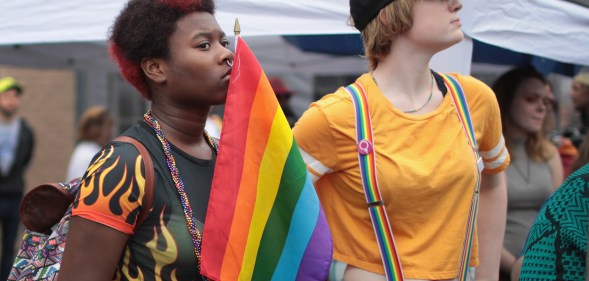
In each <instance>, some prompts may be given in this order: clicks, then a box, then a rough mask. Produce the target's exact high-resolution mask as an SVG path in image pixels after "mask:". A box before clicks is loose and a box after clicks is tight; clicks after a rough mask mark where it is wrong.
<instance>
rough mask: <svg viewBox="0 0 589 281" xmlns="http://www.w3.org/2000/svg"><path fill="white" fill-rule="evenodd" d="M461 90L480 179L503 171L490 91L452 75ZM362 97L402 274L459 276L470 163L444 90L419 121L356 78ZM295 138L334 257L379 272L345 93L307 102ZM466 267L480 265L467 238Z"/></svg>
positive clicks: (504, 158) (472, 177)
mask: <svg viewBox="0 0 589 281" xmlns="http://www.w3.org/2000/svg"><path fill="white" fill-rule="evenodd" d="M451 75H452V76H453V77H455V78H457V79H458V81H459V82H460V84H461V85H462V88H463V90H464V92H465V95H466V99H467V103H468V105H469V108H470V113H471V116H472V120H473V123H474V124H473V126H474V129H475V134H476V139H477V142H478V145H479V151H480V154H481V156H482V157H483V160H484V164H485V168H484V170H483V173H498V172H500V171H503V170H505V169H506V168H507V166H508V164H509V154H508V153H507V149H506V148H505V145H504V141H503V137H502V134H501V117H500V114H499V107H498V105H497V101H496V98H495V95H494V93H493V91H492V90H491V89H490V88H489V87H487V86H486V85H485V84H483V83H482V82H481V81H479V80H476V79H475V78H472V77H470V76H462V75H459V74H451ZM357 81H358V82H360V83H361V84H362V85H363V86H364V88H365V90H366V92H367V96H368V104H369V107H370V109H369V110H370V116H371V118H372V128H373V135H374V142H375V143H374V146H375V149H376V151H377V155H376V165H377V178H378V184H379V188H380V192H381V195H382V198H383V200H384V202H385V205H386V209H387V213H388V216H389V220H390V223H391V226H392V229H393V235H394V238H395V241H396V245H397V250H398V252H399V255H400V257H401V264H402V266H403V272H404V275H405V277H406V278H417V279H449V278H455V277H456V276H457V275H458V267H459V262H460V258H461V253H460V252H461V247H462V243H463V240H464V233H465V228H466V222H467V219H466V218H467V215H468V211H469V207H470V202H471V198H472V194H473V188H474V185H475V181H476V175H477V165H476V161H475V159H474V156H473V153H472V149H471V148H470V146H469V144H468V142H467V139H466V136H465V134H464V131H463V129H462V126H461V124H460V121H459V119H458V115H457V114H456V109H455V107H454V104H453V102H452V98H451V96H450V94H449V93H448V94H446V95H445V97H444V99H443V101H442V103H441V104H440V106H439V107H438V108H437V109H436V110H434V111H432V112H429V113H426V114H422V115H415V114H405V113H403V112H402V111H400V110H398V109H396V108H394V107H393V105H392V104H391V103H390V102H389V100H387V99H386V97H385V96H384V95H383V94H382V93H381V92H380V90H379V88H378V86H377V85H376V84H375V83H374V80H373V79H372V77H371V75H370V74H364V75H362V76H361V77H359V78H358V80H357ZM293 130H294V135H295V138H296V141H297V143H298V145H299V148H300V149H301V152H302V154H303V158H304V159H305V162H306V163H307V167H308V169H309V171H310V172H311V174H312V175H313V176H314V177H315V179H316V180H317V181H316V182H315V187H316V190H317V194H318V195H319V198H320V200H321V203H322V206H323V209H324V211H325V215H326V217H327V221H328V224H329V227H330V229H331V233H332V235H333V242H334V259H336V260H340V261H343V262H345V263H348V264H351V265H353V266H356V267H358V268H362V269H365V270H368V271H372V272H377V273H380V274H384V271H383V266H382V262H381V259H380V253H379V250H378V245H377V242H376V239H375V234H374V231H373V228H372V223H371V220H370V215H369V213H368V210H367V207H366V201H365V197H364V190H363V186H362V182H361V178H360V169H359V167H358V152H357V149H356V144H355V143H356V135H355V117H354V109H353V107H352V100H351V98H350V95H349V94H348V92H347V91H346V90H344V89H343V88H340V89H338V90H337V91H336V92H335V93H333V94H330V95H327V96H325V97H324V98H322V99H321V100H320V101H317V102H315V103H313V104H312V105H311V106H310V108H309V109H308V110H307V111H306V112H305V113H304V114H303V116H302V117H301V119H300V120H299V121H298V123H297V124H296V126H295V127H294V129H293ZM472 250H473V252H472V255H471V256H472V258H471V260H470V264H471V265H472V266H476V265H478V243H477V240H476V236H475V239H474V242H473V248H472Z"/></svg>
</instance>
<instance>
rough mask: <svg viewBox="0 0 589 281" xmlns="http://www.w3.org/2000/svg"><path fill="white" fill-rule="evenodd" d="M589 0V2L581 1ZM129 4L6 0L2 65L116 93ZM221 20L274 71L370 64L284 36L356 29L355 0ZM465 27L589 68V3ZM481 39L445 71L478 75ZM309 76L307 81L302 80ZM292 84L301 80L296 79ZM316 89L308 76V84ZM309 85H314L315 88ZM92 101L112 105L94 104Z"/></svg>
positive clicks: (229, 13)
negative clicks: (73, 75)
mask: <svg viewBox="0 0 589 281" xmlns="http://www.w3.org/2000/svg"><path fill="white" fill-rule="evenodd" d="M579 1H584V0H579ZM125 2H126V1H125V0H67V1H63V0H3V1H1V2H0V64H9V65H22V66H33V67H52V68H54V67H58V68H71V69H75V70H77V71H82V72H85V73H86V75H85V76H86V77H87V78H86V79H85V81H86V83H87V85H86V86H85V87H84V88H85V89H86V93H85V95H86V96H90V97H96V96H100V95H96V94H94V93H93V92H96V93H99V92H106V90H105V89H106V87H107V86H106V84H108V83H107V81H106V79H107V78H105V77H106V76H107V75H106V74H107V73H112V72H113V71H116V67H114V65H113V64H112V62H110V61H109V59H108V55H107V52H106V47H105V46H106V44H105V40H106V38H107V34H108V28H109V27H110V25H111V24H112V21H113V19H114V17H115V16H116V15H117V13H118V12H119V11H120V9H121V8H122V7H123V6H124V3H125ZM216 4H217V12H216V17H217V20H218V22H219V24H220V26H221V28H223V29H224V30H225V31H226V32H227V33H228V34H230V35H231V34H232V32H231V31H232V29H233V24H234V20H235V18H239V20H240V24H241V27H242V35H243V36H244V38H245V40H246V42H248V44H249V45H250V47H251V48H252V50H253V51H254V53H255V54H256V56H257V57H258V59H259V60H260V62H261V64H262V66H263V68H264V69H265V71H266V72H267V73H269V74H277V75H290V76H295V77H297V76H298V77H307V78H308V77H312V76H313V75H321V74H323V75H325V74H333V75H336V74H356V73H361V72H363V71H365V70H366V62H365V61H364V60H363V59H362V58H359V57H333V56H329V55H320V54H309V53H303V52H301V51H299V50H298V49H297V48H295V47H293V46H291V45H289V44H287V43H285V42H284V40H282V39H281V38H280V37H278V36H277V35H291V34H346V33H355V32H356V31H355V30H354V29H353V28H352V27H349V26H348V25H347V24H346V22H347V15H348V1H347V0H297V1H292V0H217V1H216ZM463 4H464V9H463V10H462V11H461V12H460V16H461V18H462V22H463V29H464V31H465V33H466V34H467V35H469V36H470V37H472V38H475V39H477V40H480V41H483V42H486V43H489V44H493V45H497V46H501V47H505V48H509V49H513V50H515V51H519V52H524V53H529V54H533V55H539V56H543V57H547V58H551V59H555V60H559V61H563V62H569V63H576V64H584V65H589V54H587V52H586V46H588V45H589V32H587V31H588V27H589V9H588V8H586V7H583V6H581V5H578V4H573V3H570V2H567V1H563V0H518V1H513V0H494V1H488V0H464V1H463ZM471 54H472V42H471V41H470V40H469V39H468V38H467V39H466V40H465V41H464V42H463V43H462V44H459V45H458V46H456V47H453V48H451V49H450V50H447V51H446V52H444V53H442V54H440V55H437V56H436V57H435V58H434V60H433V62H432V64H433V68H434V69H437V70H440V71H457V72H461V73H469V72H470V67H471ZM302 80H305V79H302ZM291 84H292V83H291ZM299 84H300V86H301V90H300V91H302V92H306V93H310V91H311V90H310V89H308V88H307V89H305V88H304V87H310V85H308V84H309V83H308V80H307V81H306V82H305V83H299ZM305 84H307V85H305ZM89 102H91V103H103V102H104V101H101V100H90V101H89Z"/></svg>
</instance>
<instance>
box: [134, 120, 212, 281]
mask: <svg viewBox="0 0 589 281" xmlns="http://www.w3.org/2000/svg"><path fill="white" fill-rule="evenodd" d="M143 118H145V121H146V122H147V123H148V124H149V125H150V126H151V128H153V130H154V131H155V133H156V135H157V138H158V139H159V141H160V142H161V143H162V148H163V149H164V154H165V155H166V162H167V164H168V170H170V174H171V175H172V180H173V181H174V185H175V187H176V190H177V191H178V196H179V197H180V203H181V204H182V209H183V210H184V217H185V218H186V227H187V228H188V232H190V236H191V237H192V243H193V244H194V255H195V256H196V264H197V269H198V272H199V274H200V259H201V257H200V245H201V242H202V237H201V235H200V231H198V228H197V227H196V219H195V218H194V215H193V212H192V207H191V206H190V202H189V201H188V196H186V192H185V191H184V182H183V181H182V179H181V178H180V172H179V171H178V168H176V160H174V155H172V149H171V148H170V143H169V142H168V140H167V139H166V136H165V135H164V131H163V130H162V128H161V127H160V124H159V123H158V122H157V120H156V119H155V118H154V117H153V114H152V113H151V109H149V110H148V111H147V113H145V115H143ZM203 135H204V137H205V139H206V141H207V143H208V145H209V146H210V147H212V148H213V149H215V153H218V147H217V145H216V143H215V142H214V141H213V139H212V138H211V136H209V134H208V133H207V131H203ZM203 279H204V280H208V279H207V278H205V277H204V276H203Z"/></svg>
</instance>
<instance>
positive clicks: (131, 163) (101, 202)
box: [73, 121, 216, 280]
mask: <svg viewBox="0 0 589 281" xmlns="http://www.w3.org/2000/svg"><path fill="white" fill-rule="evenodd" d="M123 135H127V136H131V137H133V138H135V139H138V140H139V141H141V142H142V143H143V145H145V147H146V148H147V150H148V151H149V152H150V154H151V158H152V160H153V165H154V170H155V185H154V196H153V198H154V199H153V203H152V208H151V211H150V212H149V215H148V216H147V218H146V219H145V221H143V223H141V224H140V225H137V219H138V216H139V215H138V214H140V213H141V210H142V209H141V208H142V204H143V196H144V194H145V191H144V188H145V178H144V177H145V167H144V165H143V159H142V158H141V155H140V154H139V151H137V149H136V148H135V147H134V146H133V145H131V144H127V143H119V142H113V143H110V144H108V145H106V146H105V147H104V148H103V150H102V151H101V152H100V153H98V154H97V155H96V156H95V157H94V159H93V161H92V164H91V165H90V167H88V170H87V171H86V174H85V177H84V180H83V182H82V186H81V187H80V193H79V197H78V198H76V201H75V203H74V209H73V215H74V216H80V217H83V218H85V219H88V220H91V221H94V222H97V223H101V224H103V225H106V226H109V227H112V228H114V229H116V230H118V231H121V232H123V233H126V234H129V235H130V238H129V241H128V242H127V245H126V246H125V249H124V251H123V254H122V256H121V257H120V260H119V264H118V268H117V272H116V280H202V278H201V277H200V275H199V273H198V272H197V264H196V258H195V256H194V245H193V244H192V240H191V236H190V234H189V232H188V230H187V228H186V218H185V217H184V213H183V209H182V205H181V204H180V199H179V197H178V192H177V191H176V188H175V187H174V183H173V181H172V177H171V175H170V172H169V170H168V167H167V164H166V159H165V156H164V153H163V150H162V147H161V143H160V142H159V141H158V139H157V137H156V135H155V133H154V132H153V129H151V127H149V125H147V123H145V122H144V121H140V122H139V123H138V124H136V125H135V126H133V127H131V128H130V129H129V130H127V131H126V132H125V133H123ZM170 145H171V147H172V153H173V154H174V158H175V159H176V166H177V167H178V170H179V172H180V177H181V178H182V180H183V181H184V185H185V191H186V193H187V195H188V199H189V201H190V204H191V206H192V209H193V211H194V214H195V218H196V219H197V221H198V222H199V223H198V227H199V230H200V231H201V233H202V227H203V224H202V223H203V222H204V218H205V215H206V210H207V204H208V200H209V195H210V188H211V182H212V178H213V170H214V166H215V159H216V155H215V152H214V151H213V155H214V156H213V159H212V160H202V159H197V158H194V157H192V156H190V155H188V154H186V153H184V152H183V151H181V150H179V149H178V148H176V147H174V146H173V145H172V144H170Z"/></svg>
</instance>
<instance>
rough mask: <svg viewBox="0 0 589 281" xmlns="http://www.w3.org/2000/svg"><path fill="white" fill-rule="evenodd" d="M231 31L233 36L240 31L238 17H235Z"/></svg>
mask: <svg viewBox="0 0 589 281" xmlns="http://www.w3.org/2000/svg"><path fill="white" fill-rule="evenodd" d="M233 32H234V33H235V36H237V35H239V34H240V33H241V26H239V19H238V18H235V25H234V26H233Z"/></svg>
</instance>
